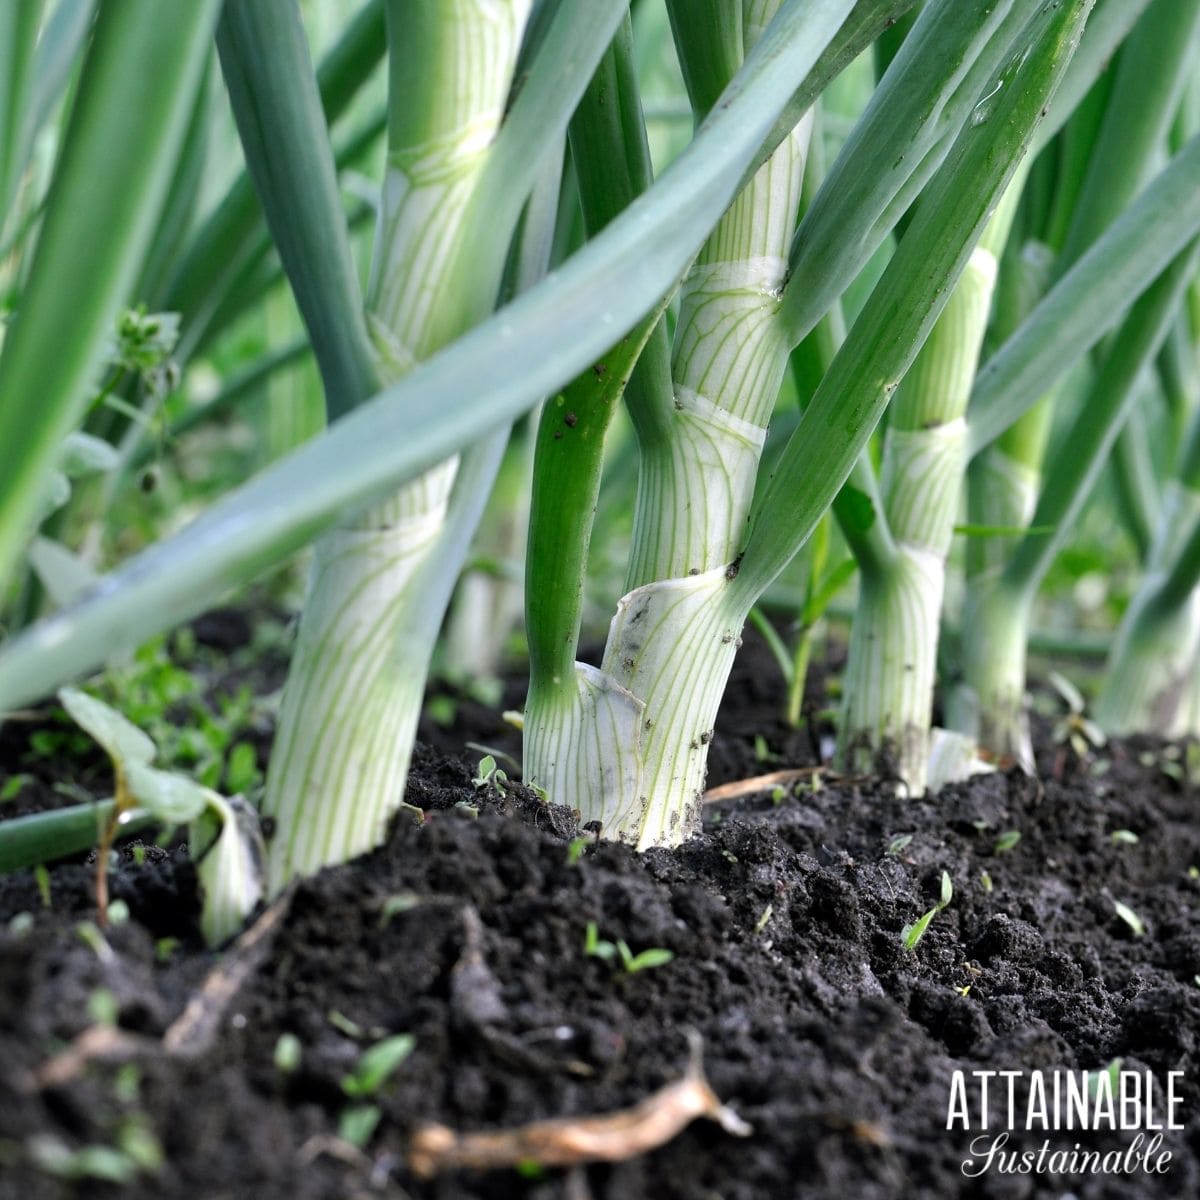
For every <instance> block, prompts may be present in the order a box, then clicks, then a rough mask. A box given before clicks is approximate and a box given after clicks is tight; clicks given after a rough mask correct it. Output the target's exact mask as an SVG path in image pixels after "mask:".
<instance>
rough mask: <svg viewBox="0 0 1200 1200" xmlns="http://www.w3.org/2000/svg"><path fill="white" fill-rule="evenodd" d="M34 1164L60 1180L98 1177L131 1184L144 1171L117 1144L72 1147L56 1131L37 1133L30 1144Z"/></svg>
mask: <svg viewBox="0 0 1200 1200" xmlns="http://www.w3.org/2000/svg"><path fill="white" fill-rule="evenodd" d="M26 1148H27V1150H28V1152H29V1157H30V1158H31V1159H32V1161H33V1164H34V1166H36V1167H37V1168H38V1170H40V1171H44V1172H45V1173H46V1174H47V1175H54V1176H57V1177H58V1178H59V1179H97V1180H101V1181H102V1182H104V1183H117V1184H129V1183H132V1182H133V1181H134V1180H135V1179H136V1178H137V1176H138V1174H139V1172H140V1167H139V1165H138V1163H137V1162H136V1161H135V1160H134V1159H133V1158H132V1157H130V1155H128V1154H126V1153H125V1152H124V1151H122V1150H118V1149H116V1148H115V1147H113V1146H100V1145H92V1146H80V1147H79V1149H78V1150H72V1149H71V1148H70V1147H69V1146H68V1145H67V1144H66V1142H64V1141H62V1140H61V1139H60V1138H58V1137H56V1136H55V1135H54V1134H52V1133H39V1134H34V1136H33V1137H31V1138H30V1139H29V1141H28V1142H27V1143H26Z"/></svg>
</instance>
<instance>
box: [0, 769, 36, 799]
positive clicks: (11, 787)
mask: <svg viewBox="0 0 1200 1200" xmlns="http://www.w3.org/2000/svg"><path fill="white" fill-rule="evenodd" d="M32 782H33V776H32V775H10V776H9V778H8V779H6V780H5V781H4V786H3V787H2V788H0V804H4V803H6V802H7V801H9V800H15V799H16V798H17V797H18V796H19V795H20V794H21V789H22V788H23V787H24V786H25V785H26V784H27V783H32Z"/></svg>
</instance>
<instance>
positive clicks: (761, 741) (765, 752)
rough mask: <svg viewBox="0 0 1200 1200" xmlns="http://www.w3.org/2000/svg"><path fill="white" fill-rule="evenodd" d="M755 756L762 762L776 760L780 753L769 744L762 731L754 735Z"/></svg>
mask: <svg viewBox="0 0 1200 1200" xmlns="http://www.w3.org/2000/svg"><path fill="white" fill-rule="evenodd" d="M754 758H755V760H756V761H757V762H760V763H769V762H775V761H776V760H777V759H778V758H779V755H778V754H776V753H775V752H774V751H773V750H772V749H771V747H770V746H769V745H768V744H767V739H766V738H765V737H763V735H762V734H761V733H756V734H755V735H754Z"/></svg>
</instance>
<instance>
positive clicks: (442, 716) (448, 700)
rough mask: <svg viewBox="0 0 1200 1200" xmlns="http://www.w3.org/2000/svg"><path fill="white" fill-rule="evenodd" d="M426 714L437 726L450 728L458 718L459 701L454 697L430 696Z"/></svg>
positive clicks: (426, 702) (427, 701)
mask: <svg viewBox="0 0 1200 1200" xmlns="http://www.w3.org/2000/svg"><path fill="white" fill-rule="evenodd" d="M425 712H426V714H427V715H428V717H429V719H430V720H431V721H432V722H433V723H434V724H435V725H440V726H442V728H443V729H445V728H449V726H451V725H453V724H454V721H455V718H456V717H457V716H458V701H457V700H455V699H454V697H453V696H444V695H441V696H430V697H429V699H428V700H426V701H425Z"/></svg>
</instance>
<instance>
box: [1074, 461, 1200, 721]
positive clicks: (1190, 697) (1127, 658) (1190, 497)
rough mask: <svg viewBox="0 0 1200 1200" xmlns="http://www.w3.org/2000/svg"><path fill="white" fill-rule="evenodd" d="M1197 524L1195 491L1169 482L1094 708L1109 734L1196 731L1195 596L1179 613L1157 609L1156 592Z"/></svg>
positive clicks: (1196, 593)
mask: <svg viewBox="0 0 1200 1200" xmlns="http://www.w3.org/2000/svg"><path fill="white" fill-rule="evenodd" d="M1198 523H1200V490H1197V489H1195V488H1189V487H1185V486H1184V485H1183V484H1182V483H1181V482H1180V481H1179V480H1172V482H1171V484H1170V486H1169V487H1168V489H1167V492H1166V495H1165V496H1164V502H1163V511H1162V517H1161V520H1160V523H1159V527H1158V530H1157V532H1156V535H1155V539H1154V545H1153V546H1152V548H1151V551H1150V558H1149V561H1148V563H1147V568H1146V573H1145V575H1144V576H1143V578H1142V581H1141V583H1140V585H1139V586H1138V590H1137V593H1136V594H1135V595H1134V597H1133V600H1132V601H1131V602H1130V605H1129V607H1128V609H1126V611H1125V615H1124V617H1123V618H1122V619H1121V624H1120V627H1119V628H1118V630H1117V636H1116V639H1115V640H1114V642H1113V647H1112V652H1111V653H1110V655H1109V660H1108V666H1107V668H1106V670H1105V677H1104V685H1103V687H1102V689H1101V691H1100V695H1099V697H1098V699H1097V702H1096V708H1095V714H1094V715H1095V719H1096V723H1097V724H1098V725H1100V727H1101V728H1102V729H1104V730H1105V731H1106V732H1108V733H1114V734H1128V733H1155V734H1158V735H1160V736H1163V737H1183V736H1187V735H1189V734H1193V733H1194V732H1195V720H1196V711H1195V707H1194V706H1195V703H1196V698H1197V694H1198V693H1200V686H1198V685H1197V671H1198V669H1200V589H1195V588H1194V589H1193V590H1192V592H1191V594H1190V595H1189V596H1188V597H1187V599H1186V601H1185V602H1184V604H1182V605H1181V606H1170V607H1163V606H1162V605H1160V604H1158V603H1157V596H1158V591H1159V587H1160V585H1161V584H1162V583H1163V581H1164V580H1165V578H1166V576H1167V573H1168V571H1169V570H1170V568H1171V567H1172V565H1173V564H1174V561H1175V558H1176V556H1177V554H1178V553H1179V551H1180V550H1181V549H1182V544H1183V542H1184V540H1185V539H1186V536H1187V534H1188V533H1189V532H1190V531H1191V530H1193V529H1195V528H1196V526H1197V524H1198Z"/></svg>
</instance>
